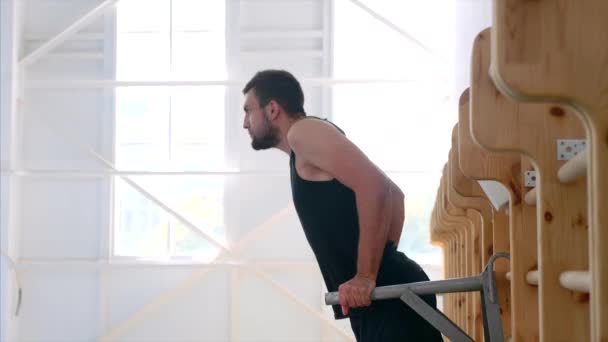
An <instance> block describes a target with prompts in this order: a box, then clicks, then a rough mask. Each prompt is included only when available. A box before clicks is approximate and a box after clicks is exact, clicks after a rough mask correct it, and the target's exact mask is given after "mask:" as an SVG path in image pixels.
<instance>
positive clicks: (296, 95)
mask: <svg viewBox="0 0 608 342" xmlns="http://www.w3.org/2000/svg"><path fill="white" fill-rule="evenodd" d="M243 94H245V105H244V110H245V121H244V124H243V127H244V128H246V129H247V130H248V131H249V134H250V135H251V138H252V141H251V146H252V147H253V148H254V149H255V150H262V149H268V148H272V147H275V146H276V145H277V144H278V143H279V141H280V129H279V127H278V123H279V122H281V120H283V121H285V120H287V121H290V120H292V119H297V118H300V117H304V116H306V113H305V112H304V93H303V92H302V88H301V87H300V83H299V82H298V80H296V78H295V77H294V76H293V75H292V74H290V73H289V72H287V71H283V70H264V71H260V72H258V73H257V74H256V75H255V76H254V77H253V78H252V79H251V80H250V81H249V82H248V83H247V85H245V88H244V89H243Z"/></svg>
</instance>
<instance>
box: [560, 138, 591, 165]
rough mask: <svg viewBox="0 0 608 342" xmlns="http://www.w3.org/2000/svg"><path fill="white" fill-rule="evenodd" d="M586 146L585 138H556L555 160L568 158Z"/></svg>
mask: <svg viewBox="0 0 608 342" xmlns="http://www.w3.org/2000/svg"><path fill="white" fill-rule="evenodd" d="M586 147H587V141H586V140H585V139H557V160H570V159H572V158H574V156H576V155H577V154H579V152H581V151H582V150H584V149H585V148H586Z"/></svg>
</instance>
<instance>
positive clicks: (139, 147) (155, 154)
mask: <svg viewBox="0 0 608 342" xmlns="http://www.w3.org/2000/svg"><path fill="white" fill-rule="evenodd" d="M168 161H169V153H168V150H167V145H166V144H163V145H159V144H123V145H117V146H116V167H117V168H118V169H119V170H141V171H145V170H163V169H166V168H167V166H168V165H167V164H168Z"/></svg>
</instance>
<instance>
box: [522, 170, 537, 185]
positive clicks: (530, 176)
mask: <svg viewBox="0 0 608 342" xmlns="http://www.w3.org/2000/svg"><path fill="white" fill-rule="evenodd" d="M524 185H525V186H526V187H528V188H533V187H535V186H536V171H526V172H524Z"/></svg>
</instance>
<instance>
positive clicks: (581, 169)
mask: <svg viewBox="0 0 608 342" xmlns="http://www.w3.org/2000/svg"><path fill="white" fill-rule="evenodd" d="M587 156H588V154H587V150H586V149H585V150H583V151H581V152H580V153H579V154H577V155H576V156H574V158H572V159H570V160H568V161H567V162H566V163H565V164H564V165H562V167H560V168H559V170H558V171H557V178H558V179H559V181H560V182H562V183H563V184H568V183H572V182H574V181H576V180H577V179H579V178H581V177H585V176H586V175H587V160H588V158H587Z"/></svg>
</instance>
